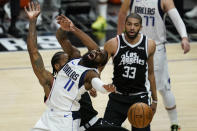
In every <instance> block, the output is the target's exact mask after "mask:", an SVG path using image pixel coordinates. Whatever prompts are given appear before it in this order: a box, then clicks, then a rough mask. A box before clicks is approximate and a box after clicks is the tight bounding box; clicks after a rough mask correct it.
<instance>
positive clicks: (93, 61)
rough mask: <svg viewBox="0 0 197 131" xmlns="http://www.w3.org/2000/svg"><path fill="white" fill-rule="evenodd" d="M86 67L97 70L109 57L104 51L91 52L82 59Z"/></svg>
mask: <svg viewBox="0 0 197 131" xmlns="http://www.w3.org/2000/svg"><path fill="white" fill-rule="evenodd" d="M82 59H83V61H84V62H85V65H86V66H88V67H94V68H97V67H98V66H99V65H101V64H103V63H105V61H106V59H107V56H106V53H105V52H104V50H100V49H97V50H91V51H89V52H87V53H86V54H84V55H83V57H82Z"/></svg>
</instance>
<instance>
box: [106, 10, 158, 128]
mask: <svg viewBox="0 0 197 131" xmlns="http://www.w3.org/2000/svg"><path fill="white" fill-rule="evenodd" d="M141 28H142V18H141V16H139V15H138V14H135V13H132V14H130V15H129V16H127V18H126V20H125V33H123V34H121V35H117V37H114V38H112V39H110V40H109V41H107V42H106V43H105V45H104V49H105V50H106V51H107V52H108V59H109V58H111V57H112V60H113V65H114V70H113V79H112V80H113V84H114V85H115V86H116V92H114V93H110V94H109V101H108V104H107V107H106V110H105V114H104V119H105V120H107V121H108V122H110V123H113V124H114V125H116V126H121V125H122V123H123V122H124V121H125V120H126V118H127V112H128V109H129V107H130V106H131V105H133V104H135V103H136V102H144V103H147V104H149V105H151V108H152V110H153V112H154V113H155V112H156V107H157V91H156V85H155V77H154V67H153V56H154V52H155V48H156V46H155V42H154V41H153V40H149V39H148V38H147V37H146V36H145V35H143V34H141V33H139V31H140V29H141ZM150 92H151V93H150ZM150 94H151V95H150ZM150 96H151V97H152V103H151V102H150ZM132 131H150V126H147V127H146V128H135V127H132Z"/></svg>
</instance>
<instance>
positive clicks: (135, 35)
mask: <svg viewBox="0 0 197 131" xmlns="http://www.w3.org/2000/svg"><path fill="white" fill-rule="evenodd" d="M139 32H140V31H137V32H136V33H135V34H134V35H129V32H128V31H125V33H126V35H127V37H128V38H129V39H131V40H134V39H135V38H136V37H137V35H138V33H139Z"/></svg>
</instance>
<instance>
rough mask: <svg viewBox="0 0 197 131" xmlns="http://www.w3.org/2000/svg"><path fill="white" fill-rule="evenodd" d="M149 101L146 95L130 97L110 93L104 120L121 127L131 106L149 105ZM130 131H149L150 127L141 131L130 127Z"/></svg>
mask: <svg viewBox="0 0 197 131" xmlns="http://www.w3.org/2000/svg"><path fill="white" fill-rule="evenodd" d="M149 100H150V98H149V97H148V93H142V94H139V95H132V96H128V95H121V94H117V93H111V94H109V101H108V104H107V107H106V110H105V114H104V120H106V121H108V122H109V123H112V124H114V125H116V126H121V125H122V123H123V122H124V121H125V120H126V118H127V112H128V109H129V108H130V106H131V105H133V104H135V103H137V102H143V103H146V104H149ZM132 131H150V126H148V127H146V128H141V129H137V128H134V127H132Z"/></svg>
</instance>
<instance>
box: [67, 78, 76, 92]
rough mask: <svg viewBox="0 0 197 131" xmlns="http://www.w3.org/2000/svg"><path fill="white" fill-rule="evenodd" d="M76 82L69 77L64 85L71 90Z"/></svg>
mask: <svg viewBox="0 0 197 131" xmlns="http://www.w3.org/2000/svg"><path fill="white" fill-rule="evenodd" d="M74 84H75V82H74V81H72V80H71V79H69V80H68V82H67V83H66V85H65V86H64V89H67V91H70V90H71V88H72V87H73V85H74Z"/></svg>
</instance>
